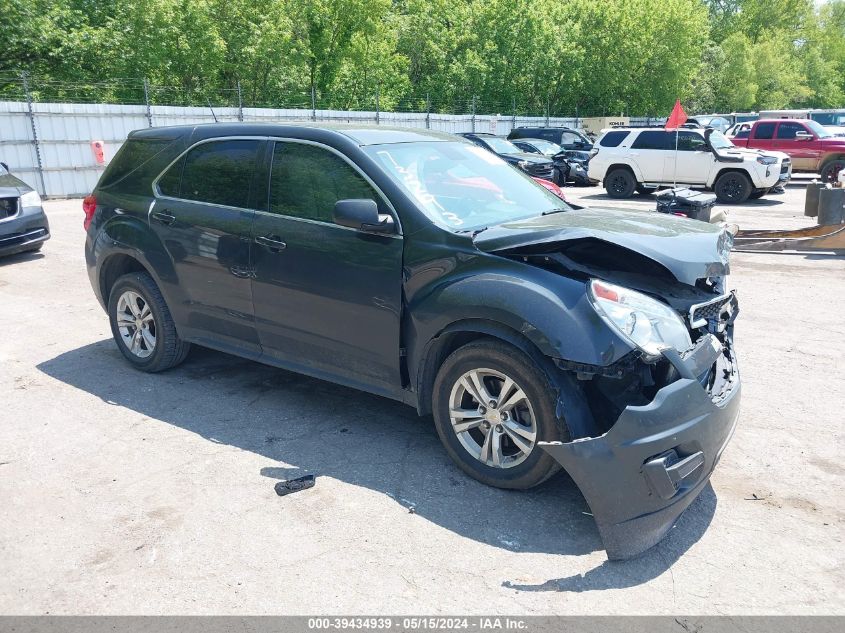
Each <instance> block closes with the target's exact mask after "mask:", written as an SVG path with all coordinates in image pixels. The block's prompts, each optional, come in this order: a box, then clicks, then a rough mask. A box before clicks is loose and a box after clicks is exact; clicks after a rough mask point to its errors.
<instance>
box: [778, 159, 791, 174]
mask: <svg viewBox="0 0 845 633" xmlns="http://www.w3.org/2000/svg"><path fill="white" fill-rule="evenodd" d="M789 165H790V160H789V159H788V158H784V159H783V162H782V163H781V164H780V173H781V174H785V173H786V172H788V171H789Z"/></svg>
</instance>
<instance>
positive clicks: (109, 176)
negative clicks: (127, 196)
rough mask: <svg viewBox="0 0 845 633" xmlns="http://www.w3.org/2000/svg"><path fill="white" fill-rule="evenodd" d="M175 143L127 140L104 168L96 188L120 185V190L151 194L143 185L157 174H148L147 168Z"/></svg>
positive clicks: (167, 140)
mask: <svg viewBox="0 0 845 633" xmlns="http://www.w3.org/2000/svg"><path fill="white" fill-rule="evenodd" d="M175 142H176V139H156V138H138V139H136V138H130V139H128V140H127V141H126V142H125V143H124V144H123V145H122V146H121V148H120V150H118V152H117V154H116V155H115V157H114V158H112V160H111V162H110V163H109V165H108V167H106V170H105V171H104V172H103V175H102V177H101V178H100V182H99V184H98V185H97V187H98V188H99V189H107V188H109V187H114V186H115V185H117V184H121V190H123V189H127V190H132V192H133V193H134V192H136V190H139V189H140V190H144V189H145V190H146V192H147V193H151V189H150V188H149V186H147V187H144V186H143V184H144V183H146V184H147V185H149V183H151V182H152V179H153V178H155V176H157V175H158V174H152V173H150V172H151V170H150V169H149V167H150V166H151V164H152V165H154V164H158V161H156V160H155V159H156V157H158V156H160V155H161V154H163V153H164V152H165V150H167V149H168V148H169V147H170V146H171V145H174V143H175Z"/></svg>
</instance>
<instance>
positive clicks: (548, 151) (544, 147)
mask: <svg viewBox="0 0 845 633" xmlns="http://www.w3.org/2000/svg"><path fill="white" fill-rule="evenodd" d="M531 144H532V145H533V146H534V147H536V148H537V149H538V150H540V153H541V154H543V155H544V156H554V155H555V154H559V153H560V152H562V151H563V148H562V147H561V146H560V145H558V144H557V143H552V142H551V141H540V140H537V141H531Z"/></svg>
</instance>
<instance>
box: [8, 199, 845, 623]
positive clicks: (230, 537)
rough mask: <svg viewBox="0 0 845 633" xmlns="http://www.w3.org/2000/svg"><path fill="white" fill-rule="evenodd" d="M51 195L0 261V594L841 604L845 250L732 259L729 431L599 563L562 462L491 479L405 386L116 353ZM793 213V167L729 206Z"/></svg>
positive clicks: (541, 606)
mask: <svg viewBox="0 0 845 633" xmlns="http://www.w3.org/2000/svg"><path fill="white" fill-rule="evenodd" d="M567 194H568V196H569V198H570V199H571V200H573V201H580V202H581V203H582V204H589V205H591V206H616V207H620V206H621V207H628V208H631V207H634V208H643V209H647V208H653V205H654V201H653V200H652V199H647V198H646V199H643V198H639V199H633V200H631V201H623V202H619V201H611V200H609V199H607V198H606V197H605V196H604V195H603V190H601V189H599V188H595V187H594V188H587V189H567ZM45 206H46V210H47V212H48V214H49V216H50V221H51V224H52V229H53V238H52V240H51V241H49V242H48V243H47V244H46V246H45V248H44V250H43V254H37V255H21V256H14V257H11V258H7V259H4V260H0V323H2V327H3V335H2V338H0V393H2V394H3V405H2V409H0V411H2V413H0V417H2V424H0V516H2V521H1V523H2V529H0V561H2V574H0V612H2V613H6V614H11V613H16V614H39V613H51V614H60V613H61V614H65V613H66V614H123V613H134V614H177V613H191V614H204V613H208V614H211V613H227V614H264V613H276V614H282V613H286V614H290V613H299V614H303V613H372V614H399V613H402V614H406V613H407V614H414V615H419V614H433V613H447V614H456V613H472V614H490V613H511V614H582V613H583V614H597V613H606V614H623V613H632V614H672V613H688V614H758V613H778V614H820V613H837V614H845V569H843V552H845V548H843V543H842V540H843V526H845V496H843V494H842V490H843V485H845V467H843V461H842V454H843V449H845V443H843V424H842V422H843V405H845V363H843V357H845V336H843V335H845V325H843V310H842V308H843V305H845V304H844V303H843V298H845V274H843V273H845V259H843V258H835V257H827V256H815V255H784V254H738V255H736V256H735V257H734V261H733V267H734V274H733V276H732V285H733V286H734V287H736V288H737V290H738V293H739V296H740V302H741V309H742V315H741V316H740V319H739V321H738V323H737V333H736V339H737V342H738V347H739V352H740V361H741V365H742V370H743V374H744V376H743V377H744V382H745V392H744V395H743V398H744V399H743V412H742V414H741V418H740V424H739V427H738V429H737V432H736V435H735V436H734V439H733V441H732V443H731V444H730V445H729V446H728V448H727V450H726V452H725V454H724V456H723V459H722V462H721V464H720V467H719V468H718V469H717V471H716V473H715V475H714V476H713V479H712V486H711V487H709V488H708V489H706V490H705V492H704V494H703V495H702V496H701V497H700V498H699V499H698V500H697V501H696V502H695V503H694V504H693V505H692V506H691V507H690V509H689V510H688V511H687V512H686V513H685V514H684V515H683V516H682V517H681V519H680V520H679V522H678V523H677V525H676V527H675V528H674V529H673V530H672V532H671V533H670V534H669V535H668V537H667V538H666V539H665V540H664V541H663V542H662V543H660V544H659V545H658V546H657V547H655V548H653V549H652V550H650V551H649V552H647V553H646V554H645V555H643V556H641V557H640V558H638V559H635V560H631V561H627V562H622V563H610V562H608V561H607V560H606V557H605V554H604V551H603V550H602V549H601V542H600V540H599V536H598V533H597V530H596V528H595V526H594V523H593V521H592V518H591V517H590V516H589V515H588V507H587V506H586V504H585V502H584V501H583V498H582V497H581V496H580V494H579V493H578V491H577V489H576V488H575V487H574V484H572V483H571V481H570V480H569V479H568V478H567V477H566V476H565V475H563V474H561V475H558V476H556V477H554V478H553V479H552V480H551V481H549V482H547V483H546V484H544V485H543V486H541V487H540V488H539V489H536V490H534V491H531V492H527V493H518V492H505V491H501V490H494V489H491V488H487V487H485V486H483V485H481V484H478V483H476V482H474V481H472V480H470V479H469V478H467V477H466V476H465V475H463V474H462V473H461V472H460V471H459V470H458V469H457V468H456V467H454V466H452V464H451V462H450V461H449V460H448V458H447V456H446V454H445V452H444V451H443V450H442V448H441V446H440V444H439V441H438V439H437V436H436V434H435V431H434V428H433V425H432V423H431V420H430V419H420V418H418V417H417V416H416V414H415V412H414V411H413V410H411V409H410V408H407V407H405V406H403V405H401V404H398V403H395V402H392V401H389V400H385V399H381V398H378V397H375V396H370V395H366V394H361V393H358V392H355V391H352V390H350V389H346V388H343V387H339V386H335V385H332V384H328V383H324V382H320V381H317V380H313V379H310V378H306V377H302V376H298V375H295V374H291V373H288V372H285V371H282V370H278V369H273V368H270V367H266V366H262V365H259V364H256V363H253V362H249V361H244V360H240V359H238V358H234V357H231V356H227V355H225V354H221V353H217V352H212V351H207V350H202V349H195V350H194V352H193V353H192V355H191V356H190V357H189V359H188V361H187V362H186V363H185V364H184V365H182V366H181V367H179V368H177V369H175V370H172V371H170V372H167V373H164V374H159V375H147V374H143V373H139V372H136V371H134V370H132V369H131V368H130V367H129V366H128V364H127V363H126V362H125V361H124V360H123V358H122V357H121V355H120V353H119V352H118V350H117V348H116V347H115V345H114V343H113V341H112V340H111V335H110V331H109V325H108V320H107V318H106V316H105V314H104V313H103V311H102V310H101V308H100V306H99V304H98V303H97V302H96V300H95V298H94V295H93V293H92V291H91V288H90V287H89V284H88V279H87V276H86V273H85V269H84V261H83V254H82V243H83V230H82V217H83V214H82V211H81V203H80V201H79V200H68V201H51V202H48V203H46V205H45ZM802 210H803V188H802V187H799V186H791V187H789V188H788V190H787V192H786V193H785V194H783V195H780V196H772V197H767V198H764V199H762V200H759V201H754V202H750V203H748V204H746V205H743V206H742V207H739V208H736V209H729V221H731V222H736V223H738V224H740V226H742V227H744V228H765V227H771V228H794V227H799V226H804V225H807V224H809V223H810V221H808V220H807V219H806V218H804V217H803V215H802ZM304 473H313V474H316V475H317V483H316V486H315V487H314V488H312V489H309V490H306V491H303V492H299V493H297V494H293V495H289V496H286V497H281V498H280V497H278V496H277V495H276V494H275V492H274V490H273V485H274V483H275V482H276V481H278V480H279V479H283V478H287V477H290V476H297V475H299V474H304Z"/></svg>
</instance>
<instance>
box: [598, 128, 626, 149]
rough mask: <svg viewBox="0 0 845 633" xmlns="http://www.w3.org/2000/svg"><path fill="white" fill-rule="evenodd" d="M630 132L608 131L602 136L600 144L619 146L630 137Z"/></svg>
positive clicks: (603, 145)
mask: <svg viewBox="0 0 845 633" xmlns="http://www.w3.org/2000/svg"><path fill="white" fill-rule="evenodd" d="M628 134H630V132H621V131H620V132H608V133H607V134H605V135H604V136H602V137H601V141H600V142H599V145H601V146H602V147H619V144H620V143H621V142H622V141H624V140H625V139H626V138H628Z"/></svg>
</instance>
